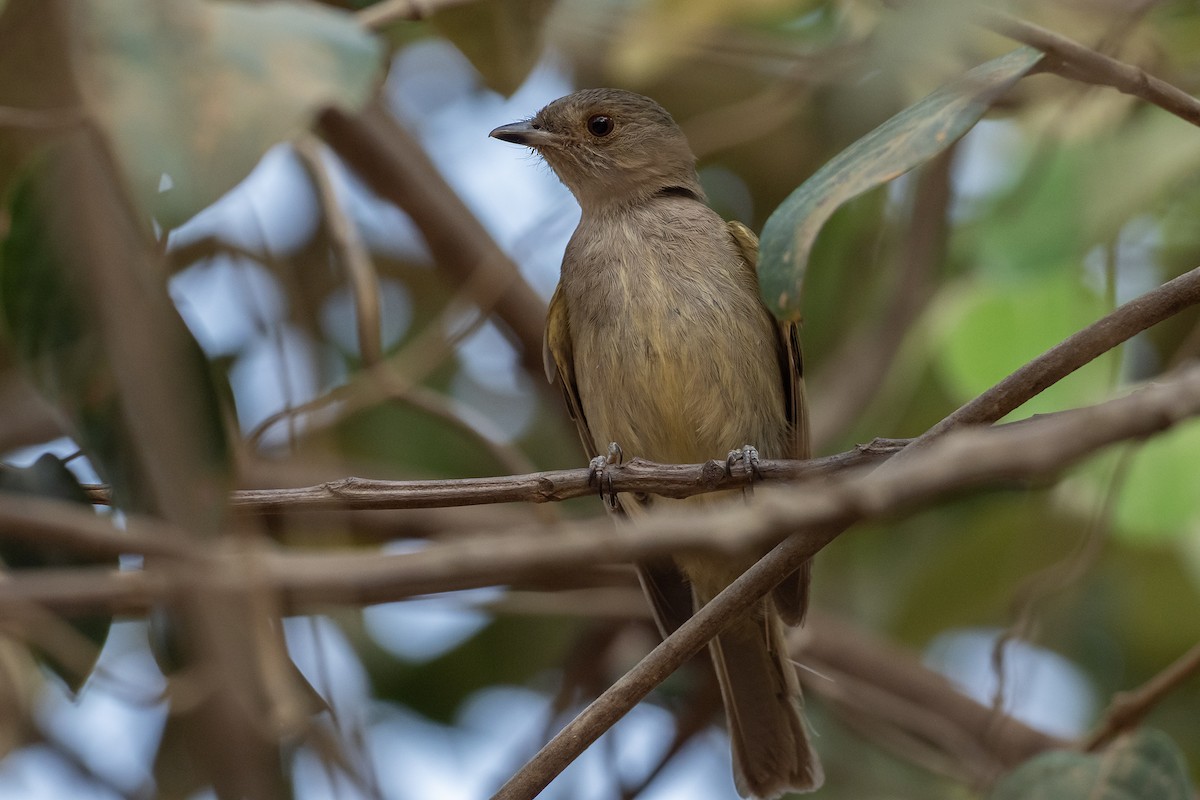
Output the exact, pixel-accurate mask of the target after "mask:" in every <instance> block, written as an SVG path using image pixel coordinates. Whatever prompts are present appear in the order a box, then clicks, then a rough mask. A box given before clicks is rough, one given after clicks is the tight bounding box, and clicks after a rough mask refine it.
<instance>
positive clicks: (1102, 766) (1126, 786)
mask: <svg viewBox="0 0 1200 800" xmlns="http://www.w3.org/2000/svg"><path fill="white" fill-rule="evenodd" d="M988 797H989V800H1075V798H1079V800H1190V798H1191V797H1192V788H1191V783H1190V781H1189V780H1188V776H1187V767H1186V764H1185V763H1184V760H1183V755H1182V754H1181V753H1180V752H1179V748H1178V747H1177V746H1176V745H1175V742H1174V741H1172V740H1171V738H1170V737H1169V736H1167V735H1166V734H1165V733H1162V732H1161V731H1156V730H1153V729H1143V730H1139V731H1137V732H1136V733H1134V734H1131V735H1128V736H1124V737H1122V738H1120V739H1118V740H1117V741H1115V742H1114V743H1113V744H1112V745H1111V746H1110V747H1108V748H1106V749H1105V750H1104V751H1103V752H1101V753H1076V752H1069V751H1063V750H1057V751H1053V752H1049V753H1043V754H1042V755H1040V756H1037V757H1035V758H1032V759H1030V760H1029V761H1027V762H1025V763H1024V764H1022V765H1021V766H1020V767H1018V768H1017V769H1016V770H1014V771H1013V772H1011V773H1009V774H1008V775H1007V776H1006V777H1005V778H1004V779H1003V780H1002V781H1000V783H999V784H997V785H996V787H995V788H994V789H993V790H992V792H991V794H990V795H988Z"/></svg>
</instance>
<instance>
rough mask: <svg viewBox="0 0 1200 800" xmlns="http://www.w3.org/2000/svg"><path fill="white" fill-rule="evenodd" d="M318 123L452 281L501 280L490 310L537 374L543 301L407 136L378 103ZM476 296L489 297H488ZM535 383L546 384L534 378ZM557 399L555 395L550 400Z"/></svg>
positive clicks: (337, 113)
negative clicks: (489, 276)
mask: <svg viewBox="0 0 1200 800" xmlns="http://www.w3.org/2000/svg"><path fill="white" fill-rule="evenodd" d="M319 129H320V132H321V135H322V137H323V138H324V139H325V141H326V142H327V143H328V144H329V146H330V147H332V148H333V150H334V151H335V152H336V153H337V154H338V156H339V157H341V159H342V160H343V161H344V162H345V163H346V164H347V165H348V166H349V167H350V168H351V169H352V170H354V171H355V172H356V173H357V174H358V176H359V177H360V178H362V180H363V181H364V182H365V183H366V184H367V185H368V186H370V187H371V189H372V190H373V191H375V192H376V193H378V194H379V195H380V196H381V197H384V198H386V199H388V200H390V201H392V202H393V203H395V204H396V205H397V206H398V207H399V208H401V209H402V210H403V211H405V212H406V213H407V214H408V215H409V217H411V218H412V221H413V223H414V224H415V225H416V226H417V228H418V229H419V230H420V231H421V234H422V236H424V238H425V242H426V244H428V245H429V250H430V252H432V253H433V256H434V258H435V259H436V260H437V262H438V266H439V267H440V268H441V269H443V270H445V273H446V276H447V278H448V279H449V280H450V281H451V282H453V283H455V284H457V285H462V286H465V287H469V286H473V285H477V284H476V283H473V282H472V281H471V278H472V276H473V275H474V274H475V273H476V272H477V271H481V270H484V271H489V272H493V273H495V274H496V276H497V281H498V282H499V283H500V284H501V285H503V286H504V287H505V289H504V290H503V292H501V294H500V296H499V298H498V299H496V300H495V308H496V314H497V316H499V318H500V319H501V320H503V322H504V324H505V326H506V328H507V330H506V332H507V333H509V334H511V339H512V340H513V343H514V344H515V346H516V347H517V350H518V352H519V354H520V358H521V363H522V364H523V365H524V366H525V368H526V369H527V370H528V371H529V372H530V374H532V375H536V376H540V375H542V374H544V370H543V367H542V327H543V324H544V322H545V319H546V303H545V301H543V300H542V298H541V297H539V296H538V295H537V294H536V293H535V292H534V291H533V289H531V288H530V287H529V284H527V283H526V282H525V280H524V279H523V278H522V277H521V274H520V272H519V271H518V270H517V267H516V265H515V264H513V262H512V260H511V259H510V258H509V257H508V256H507V255H505V253H504V251H503V250H501V249H500V247H499V245H497V244H496V242H495V241H494V240H493V239H492V237H491V236H490V235H489V234H488V232H487V230H486V229H484V227H483V225H482V224H481V223H480V222H479V220H478V219H476V217H475V216H474V215H473V214H472V213H471V211H470V209H468V208H467V207H466V205H465V204H464V203H463V202H462V200H461V199H459V197H458V195H456V194H455V193H454V190H453V189H451V188H450V186H449V185H448V184H447V183H446V181H445V179H444V178H443V177H442V176H441V173H439V172H438V170H437V167H435V166H434V164H433V163H432V162H431V161H430V160H429V157H428V156H426V155H425V153H424V151H423V150H422V149H421V147H420V145H418V144H417V142H415V141H414V140H413V138H412V136H411V135H410V134H409V133H408V132H407V131H405V130H404V129H403V128H402V127H401V126H400V125H398V124H396V121H395V120H393V119H392V118H391V117H390V116H389V115H388V113H387V112H386V111H385V110H384V109H382V108H381V107H379V106H378V105H376V106H373V107H372V108H371V109H369V110H368V111H366V112H364V113H363V114H361V115H359V116H350V115H348V114H345V113H343V112H341V111H337V110H333V109H330V110H327V111H325V112H324V113H323V114H322V115H321V118H320V120H319ZM479 302H480V304H481V305H483V304H488V303H491V302H492V298H491V297H484V298H481V299H480V300H479ZM535 383H536V384H537V385H540V386H545V383H544V381H541V380H538V381H536V382H535ZM546 388H547V389H548V388H549V387H546ZM546 394H547V396H549V394H550V393H549V392H547V393H546ZM560 406H561V403H560V402H559V400H558V398H557V397H556V398H555V399H554V400H553V407H554V408H559V407H560Z"/></svg>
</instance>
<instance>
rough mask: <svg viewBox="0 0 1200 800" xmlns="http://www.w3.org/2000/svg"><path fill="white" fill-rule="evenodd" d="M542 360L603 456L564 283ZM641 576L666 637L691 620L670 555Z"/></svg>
mask: <svg viewBox="0 0 1200 800" xmlns="http://www.w3.org/2000/svg"><path fill="white" fill-rule="evenodd" d="M542 362H543V366H545V368H546V377H547V378H548V379H549V380H550V382H551V383H553V382H554V379H555V378H557V379H558V381H559V384H560V385H561V386H562V392H563V397H564V398H565V399H566V401H567V411H568V412H569V413H570V415H571V419H573V420H575V427H576V428H577V429H578V431H579V439H580V441H582V442H583V449H584V452H586V453H587V454H588V457H589V458H595V457H596V456H597V455H599V452H598V449H597V445H596V440H595V439H594V438H593V437H592V432H591V430H590V429H589V428H588V423H587V417H585V416H584V414H583V403H582V402H581V401H580V398H579V386H578V384H576V382H575V358H574V353H573V352H572V348H571V320H570V317H569V316H568V314H567V304H566V301H565V300H564V299H563V296H562V290H561V286H560V288H558V289H556V290H555V291H554V296H553V297H551V298H550V308H549V310H548V312H547V314H546V336H545V339H544V341H543V343H542ZM609 507H610V508H611V509H612V511H613V512H614V513H616V514H619V515H625V514H626V513H631V512H635V511H637V510H639V509H640V508H641V504H640V503H639V502H638V500H636V499H631V500H630V502H628V503H625V502H621V501H620V500H618V501H617V502H616V504H615V505H613V506H609ZM635 566H636V567H637V573H638V579H639V580H640V581H641V584H642V588H643V589H644V590H645V592H646V597H647V599H649V600H650V606H651V609H652V610H653V612H654V619H655V622H656V623H657V624H658V629H659V631H661V632H662V634H663V636H664V637H665V636H667V634H670V633H672V632H674V630H675V629H676V628H678V627H679V626H680V625H682V624H683V623H684V622H686V621H687V618H688V617H690V616H691V614H692V594H691V590H690V589H689V588H688V585H687V583H686V582H685V581H684V579H683V575H682V574H681V573H680V572H679V568H678V567H676V566H675V563H674V562H673V561H672V560H671V559H670V558H665V559H654V560H650V561H642V562H638V563H637V564H636V565H635Z"/></svg>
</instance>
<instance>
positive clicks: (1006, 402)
mask: <svg viewBox="0 0 1200 800" xmlns="http://www.w3.org/2000/svg"><path fill="white" fill-rule="evenodd" d="M1197 303H1200V267H1197V268H1195V269H1193V270H1191V271H1189V272H1185V273H1184V274H1182V275H1180V276H1179V277H1177V278H1175V279H1174V280H1170V281H1168V282H1166V283H1164V284H1163V285H1162V286H1159V287H1158V288H1157V289H1152V290H1150V291H1149V292H1146V293H1145V294H1144V295H1142V296H1141V297H1137V298H1134V299H1133V300H1130V301H1129V302H1128V303H1126V304H1125V305H1123V306H1120V307H1118V308H1117V309H1115V310H1114V311H1112V312H1111V313H1109V314H1107V315H1105V316H1104V317H1103V318H1101V319H1100V320H1098V321H1096V322H1094V323H1092V324H1091V325H1089V326H1088V327H1086V328H1084V329H1083V330H1081V331H1079V332H1078V333H1075V334H1073V335H1072V336H1069V337H1067V338H1066V339H1064V340H1063V341H1061V342H1059V343H1058V344H1056V345H1055V346H1054V347H1052V348H1050V349H1049V350H1047V351H1046V352H1045V353H1043V354H1042V355H1040V356H1038V357H1037V358H1035V359H1033V360H1032V361H1030V362H1029V363H1027V364H1025V365H1024V366H1022V367H1021V368H1020V369H1018V370H1017V371H1016V372H1014V373H1012V374H1011V375H1009V376H1008V377H1007V378H1005V379H1004V380H1002V381H1000V382H999V383H998V384H996V385H995V386H993V387H992V388H991V389H988V390H987V391H986V392H984V393H983V394H981V395H979V396H978V397H976V398H975V399H974V400H972V401H971V402H969V403H967V404H966V405H964V406H962V407H961V408H959V409H958V410H957V411H955V412H954V413H953V414H951V415H950V416H948V417H946V418H945V419H943V420H942V421H941V422H939V423H938V424H936V425H934V426H933V427H932V428H930V429H929V430H927V431H926V432H925V433H923V434H921V436H919V437H918V438H917V439H916V440H915V441H914V442H913V443H912V445H911V446H910V447H909V448H908V449H909V450H916V449H919V448H922V447H924V446H926V445H928V444H929V443H930V442H932V441H933V440H934V439H937V438H939V437H941V436H943V435H945V434H946V433H947V432H949V431H952V430H954V429H956V428H960V427H962V426H964V425H977V424H986V423H991V422H996V421H997V420H999V419H1000V418H1001V417H1003V416H1004V415H1005V414H1008V413H1009V412H1010V411H1013V410H1014V409H1016V408H1018V407H1020V406H1021V405H1022V404H1024V403H1025V402H1026V401H1028V400H1029V399H1030V398H1032V397H1034V396H1035V395H1037V394H1039V393H1041V392H1042V391H1044V390H1045V389H1046V388H1047V387H1049V386H1050V385H1052V384H1054V383H1057V382H1058V381H1060V380H1062V379H1063V378H1065V377H1066V376H1067V375H1070V374H1071V373H1072V372H1074V371H1075V370H1077V369H1079V368H1080V367H1082V366H1084V365H1085V364H1087V363H1089V362H1091V361H1093V360H1094V359H1096V358H1097V357H1099V356H1101V355H1103V354H1104V353H1106V352H1107V351H1109V350H1111V349H1112V348H1114V347H1116V346H1117V345H1119V344H1121V343H1123V342H1125V341H1128V340H1129V339H1132V338H1133V337H1134V336H1136V335H1137V334H1139V333H1141V332H1142V331H1144V330H1146V329H1147V328H1150V327H1152V326H1154V325H1157V324H1158V323H1159V322H1162V321H1163V320H1165V319H1168V318H1170V317H1172V316H1174V315H1176V314H1178V313H1179V312H1180V311H1183V310H1184V309H1185V308H1188V307H1190V306H1193V305H1196V304H1197Z"/></svg>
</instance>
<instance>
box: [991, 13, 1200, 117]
mask: <svg viewBox="0 0 1200 800" xmlns="http://www.w3.org/2000/svg"><path fill="white" fill-rule="evenodd" d="M981 15H982V19H983V22H982V24H983V25H984V27H986V28H989V29H991V30H993V31H996V32H997V33H999V34H1000V35H1002V36H1006V37H1008V38H1010V39H1014V40H1016V41H1018V42H1022V43H1024V44H1027V45H1029V46H1031V47H1035V48H1037V49H1038V50H1041V51H1042V52H1043V53H1045V54H1046V55H1047V56H1048V57H1049V58H1048V59H1046V60H1044V61H1043V63H1042V64H1041V65H1040V68H1041V69H1042V70H1044V71H1047V72H1053V73H1055V74H1058V75H1061V76H1062V77H1064V78H1068V79H1070V80H1075V81H1080V82H1083V83H1091V84H1096V85H1098V86H1111V87H1112V88H1114V89H1116V90H1118V91H1120V92H1124V93H1125V94H1129V95H1133V96H1134V97H1140V98H1141V99H1143V100H1145V101H1146V102H1148V103H1153V104H1154V105H1156V106H1158V107H1159V108H1161V109H1163V110H1165V111H1169V112H1170V113H1172V114H1174V115H1175V116H1177V117H1179V118H1180V119H1183V120H1187V121H1188V122H1190V123H1192V124H1193V125H1200V101H1197V100H1196V98H1195V97H1192V96H1191V95H1190V94H1188V93H1187V92H1185V91H1183V90H1182V89H1180V88H1179V87H1177V86H1174V85H1172V84H1170V83H1167V82H1166V81H1164V80H1162V79H1160V78H1156V77H1154V76H1153V75H1149V74H1147V73H1146V72H1145V71H1143V70H1142V69H1140V68H1138V67H1135V66H1133V65H1132V64H1126V63H1125V62H1123V61H1118V60H1117V59H1115V58H1111V57H1110V56H1106V55H1104V54H1103V53H1099V52H1097V51H1095V50H1093V49H1091V48H1090V47H1086V46H1085V45H1082V44H1080V43H1079V42H1076V41H1075V40H1073V39H1068V38H1067V37H1065V36H1062V35H1060V34H1057V33H1054V32H1053V31H1049V30H1047V29H1045V28H1042V27H1039V26H1037V25H1034V24H1033V23H1030V22H1026V21H1024V20H1020V19H1017V18H1015V17H1012V16H1010V15H1008V14H1005V13H1003V12H1000V11H993V10H982V11H981Z"/></svg>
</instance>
